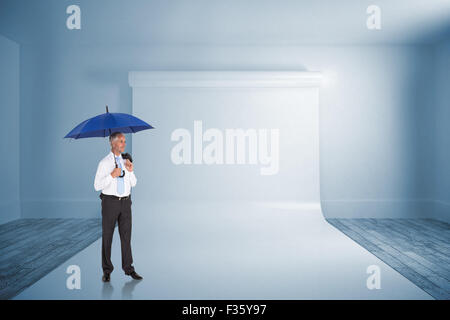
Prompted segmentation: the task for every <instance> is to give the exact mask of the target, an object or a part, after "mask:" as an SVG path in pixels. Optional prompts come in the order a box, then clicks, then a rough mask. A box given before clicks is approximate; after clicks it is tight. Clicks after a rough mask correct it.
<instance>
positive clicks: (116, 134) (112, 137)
mask: <svg viewBox="0 0 450 320" xmlns="http://www.w3.org/2000/svg"><path fill="white" fill-rule="evenodd" d="M123 135H124V134H123V133H122V132H119V131H116V132H113V133H111V134H110V135H109V142H110V143H113V142H114V140H116V139H117V138H118V137H120V136H123Z"/></svg>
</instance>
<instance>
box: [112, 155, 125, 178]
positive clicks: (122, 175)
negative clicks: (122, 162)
mask: <svg viewBox="0 0 450 320" xmlns="http://www.w3.org/2000/svg"><path fill="white" fill-rule="evenodd" d="M114 162H115V164H116V168H118V167H119V166H118V165H117V161H116V157H114ZM122 171H123V173H122V174H121V175H120V176H119V177H120V178H123V177H125V170H123V169H122Z"/></svg>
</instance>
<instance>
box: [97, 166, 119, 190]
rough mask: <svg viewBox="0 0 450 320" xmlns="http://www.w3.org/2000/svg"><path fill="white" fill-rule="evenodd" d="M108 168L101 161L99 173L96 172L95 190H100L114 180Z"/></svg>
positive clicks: (98, 168)
mask: <svg viewBox="0 0 450 320" xmlns="http://www.w3.org/2000/svg"><path fill="white" fill-rule="evenodd" d="M107 171H108V170H107V168H106V167H105V165H104V164H103V162H101V161H100V163H99V164H98V167H97V173H96V174H95V180H94V189H95V191H100V190H103V189H105V188H106V187H107V186H108V185H109V184H110V183H111V182H112V181H113V179H114V178H113V177H112V176H111V172H107Z"/></svg>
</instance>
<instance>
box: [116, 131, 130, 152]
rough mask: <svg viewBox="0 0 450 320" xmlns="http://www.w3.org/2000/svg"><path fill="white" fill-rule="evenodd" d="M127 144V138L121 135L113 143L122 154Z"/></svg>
mask: <svg viewBox="0 0 450 320" xmlns="http://www.w3.org/2000/svg"><path fill="white" fill-rule="evenodd" d="M126 144H127V143H126V142H125V136H123V135H121V136H118V137H117V139H116V140H114V141H113V148H114V149H115V150H116V151H118V152H120V153H123V152H124V151H125V146H126Z"/></svg>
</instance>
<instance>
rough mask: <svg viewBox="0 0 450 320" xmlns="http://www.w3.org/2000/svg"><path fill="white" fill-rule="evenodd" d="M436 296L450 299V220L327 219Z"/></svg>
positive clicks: (441, 298)
mask: <svg viewBox="0 0 450 320" xmlns="http://www.w3.org/2000/svg"><path fill="white" fill-rule="evenodd" d="M327 221H328V222H329V223H331V224H332V225H333V226H335V227H336V228H337V229H339V230H340V231H342V232H343V233H345V234H346V235H347V236H348V237H350V238H351V239H353V240H354V241H356V242H357V243H358V244H360V245H361V246H363V247H364V248H366V249H367V250H368V251H370V252H371V253H373V254H374V255H375V256H377V257H378V258H380V259H381V260H383V261H384V262H385V263H386V264H388V265H390V266H391V267H392V268H394V269H395V270H397V271H398V272H399V273H401V274H402V275H403V276H405V277H406V278H407V279H409V280H410V281H412V282H413V283H414V284H416V285H417V286H418V287H420V288H421V289H423V290H424V291H425V292H427V293H429V294H430V295H431V296H433V297H434V298H436V299H439V300H448V299H450V224H447V223H445V222H442V221H438V220H432V219H327Z"/></svg>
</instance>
